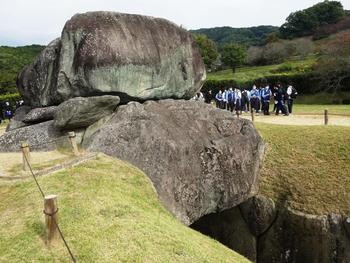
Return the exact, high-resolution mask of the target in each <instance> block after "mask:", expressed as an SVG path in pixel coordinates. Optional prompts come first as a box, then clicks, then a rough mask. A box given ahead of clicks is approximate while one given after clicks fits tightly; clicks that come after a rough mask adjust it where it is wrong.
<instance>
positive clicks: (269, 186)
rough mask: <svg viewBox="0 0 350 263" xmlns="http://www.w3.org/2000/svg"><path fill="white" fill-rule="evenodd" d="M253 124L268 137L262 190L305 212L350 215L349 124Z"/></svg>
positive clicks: (275, 198)
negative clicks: (338, 125) (343, 125)
mask: <svg viewBox="0 0 350 263" xmlns="http://www.w3.org/2000/svg"><path fill="white" fill-rule="evenodd" d="M255 126H256V127H257V129H258V130H259V132H260V133H261V135H262V137H263V138H264V140H265V141H266V142H267V153H266V158H265V162H264V165H263V169H262V172H261V179H260V191H261V193H262V194H264V195H266V196H269V197H271V198H272V199H274V200H275V201H277V202H278V203H279V204H283V203H287V204H289V205H290V206H291V207H292V208H294V209H296V210H299V211H304V212H307V213H314V214H327V213H330V212H335V213H340V214H346V215H348V216H349V215H350V161H349V156H350V127H336V126H333V127H332V126H328V127H327V126H307V127H305V126H282V125H272V124H261V123H256V124H255Z"/></svg>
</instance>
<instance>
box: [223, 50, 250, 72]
mask: <svg viewBox="0 0 350 263" xmlns="http://www.w3.org/2000/svg"><path fill="white" fill-rule="evenodd" d="M246 58H247V53H246V49H245V47H243V46H241V45H238V44H227V45H225V46H224V47H223V49H222V54H221V60H222V62H223V63H224V64H225V65H226V66H228V67H230V68H231V69H232V71H233V73H235V72H236V68H237V67H239V66H241V65H242V64H243V63H245V61H246Z"/></svg>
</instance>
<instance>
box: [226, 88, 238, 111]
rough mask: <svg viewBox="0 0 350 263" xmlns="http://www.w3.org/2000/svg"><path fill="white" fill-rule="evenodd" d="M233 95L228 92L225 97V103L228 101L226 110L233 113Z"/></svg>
mask: <svg viewBox="0 0 350 263" xmlns="http://www.w3.org/2000/svg"><path fill="white" fill-rule="evenodd" d="M235 100H236V97H235V93H234V92H233V91H232V90H230V91H229V93H228V95H227V101H228V108H229V110H230V111H231V112H233V109H234V108H235Z"/></svg>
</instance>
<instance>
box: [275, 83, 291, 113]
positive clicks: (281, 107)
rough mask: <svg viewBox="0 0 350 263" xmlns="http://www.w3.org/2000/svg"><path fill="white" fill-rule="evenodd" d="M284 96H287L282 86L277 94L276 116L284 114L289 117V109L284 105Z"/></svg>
mask: <svg viewBox="0 0 350 263" xmlns="http://www.w3.org/2000/svg"><path fill="white" fill-rule="evenodd" d="M284 95H285V92H284V90H283V88H282V86H279V88H278V90H277V94H276V99H277V109H276V115H278V114H279V113H280V112H281V113H283V115H284V116H288V112H287V108H286V106H285V104H284V101H285V98H284Z"/></svg>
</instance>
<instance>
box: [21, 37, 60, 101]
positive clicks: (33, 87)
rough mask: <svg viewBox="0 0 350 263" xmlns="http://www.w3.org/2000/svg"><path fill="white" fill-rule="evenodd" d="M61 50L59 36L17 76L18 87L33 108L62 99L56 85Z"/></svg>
mask: <svg viewBox="0 0 350 263" xmlns="http://www.w3.org/2000/svg"><path fill="white" fill-rule="evenodd" d="M60 51H61V40H60V39H59V38H57V39H55V40H54V41H52V42H51V43H50V44H49V45H47V46H46V47H45V49H44V50H43V51H42V52H41V53H40V55H39V56H38V57H37V59H36V60H35V61H34V62H33V63H31V64H30V65H28V66H26V67H25V68H24V69H23V70H22V72H21V73H20V74H19V75H18V77H17V88H18V90H19V92H20V93H21V95H22V98H23V99H24V101H25V103H26V104H28V105H31V106H32V107H33V108H38V107H43V106H48V105H55V104H59V102H61V101H62V99H61V98H60V97H59V96H58V93H57V87H56V85H57V75H58V71H59V57H60Z"/></svg>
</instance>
